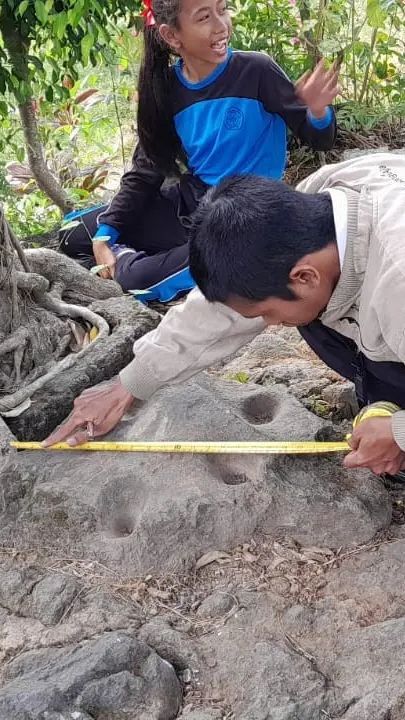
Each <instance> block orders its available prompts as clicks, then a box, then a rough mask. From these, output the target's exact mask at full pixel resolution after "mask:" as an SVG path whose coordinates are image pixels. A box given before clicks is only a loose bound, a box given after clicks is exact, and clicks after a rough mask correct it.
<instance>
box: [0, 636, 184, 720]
mask: <svg viewBox="0 0 405 720" xmlns="http://www.w3.org/2000/svg"><path fill="white" fill-rule="evenodd" d="M5 678H6V683H5V685H4V686H3V688H2V692H1V694H0V718H1V720H10V718H13V720H20V719H21V720H25V719H26V718H28V719H29V720H31V718H32V720H36V718H41V717H42V716H43V713H45V712H47V711H50V710H52V711H64V710H65V709H66V705H67V704H68V703H69V704H70V705H73V706H74V707H76V708H77V710H84V711H85V712H87V711H88V712H89V713H90V714H91V715H93V716H95V717H101V716H102V715H103V714H104V716H106V714H107V713H108V715H107V717H109V718H110V720H121V718H123V717H128V716H130V715H131V714H132V715H135V716H136V717H137V718H138V719H139V720H172V718H175V717H176V715H177V713H178V710H179V707H180V701H181V689H180V685H179V682H178V680H177V677H176V674H175V672H174V670H173V668H172V667H171V666H170V665H169V663H167V662H166V661H165V660H162V659H161V658H160V657H159V656H158V655H157V654H156V653H155V652H153V651H152V650H151V649H150V648H149V647H148V646H147V645H144V644H143V643H141V642H139V641H137V640H135V639H133V638H132V637H131V636H130V635H129V634H128V633H124V632H120V633H110V634H106V635H104V636H102V637H100V638H98V639H97V640H92V641H89V642H87V643H84V644H83V645H79V646H76V647H69V646H67V647H65V648H63V649H59V648H55V649H48V650H45V651H44V650H36V651H32V652H30V653H25V655H24V656H22V657H20V658H16V659H15V660H14V661H12V662H11V663H9V665H8V666H7V668H6V671H5Z"/></svg>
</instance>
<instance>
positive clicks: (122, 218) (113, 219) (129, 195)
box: [98, 144, 165, 240]
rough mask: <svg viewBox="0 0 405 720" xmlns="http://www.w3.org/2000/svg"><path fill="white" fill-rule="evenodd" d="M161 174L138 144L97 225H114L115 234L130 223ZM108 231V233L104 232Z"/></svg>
mask: <svg viewBox="0 0 405 720" xmlns="http://www.w3.org/2000/svg"><path fill="white" fill-rule="evenodd" d="M164 179H165V176H164V174H163V173H161V172H160V170H159V169H158V168H157V166H156V165H155V163H153V162H152V160H149V158H148V157H147V156H146V155H145V153H144V151H143V149H142V147H141V146H140V145H139V144H138V146H137V147H136V149H135V152H134V155H133V158H132V167H131V169H130V170H129V171H128V172H126V173H125V174H124V175H123V176H122V178H121V184H120V189H119V190H118V192H117V194H116V195H115V196H114V197H113V199H112V201H111V203H110V205H109V207H108V208H107V210H106V211H105V212H103V213H102V214H101V215H100V216H99V218H98V223H99V226H102V225H104V226H109V227H111V228H115V230H116V231H117V232H118V235H116V236H115V237H114V240H116V239H117V238H118V236H119V235H121V233H122V232H124V231H125V229H128V228H129V227H131V225H133V224H134V222H136V220H137V219H138V217H139V215H140V214H141V213H142V211H143V209H144V207H145V204H146V202H147V201H148V200H149V198H150V197H152V196H153V195H154V193H157V191H158V190H159V189H160V187H161V185H162V184H163V181H164ZM107 234H108V233H107Z"/></svg>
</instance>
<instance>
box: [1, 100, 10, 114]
mask: <svg viewBox="0 0 405 720" xmlns="http://www.w3.org/2000/svg"><path fill="white" fill-rule="evenodd" d="M0 115H2V116H3V117H7V115H8V105H7V103H6V102H5V101H4V100H0Z"/></svg>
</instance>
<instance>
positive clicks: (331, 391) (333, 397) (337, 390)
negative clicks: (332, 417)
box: [321, 381, 359, 419]
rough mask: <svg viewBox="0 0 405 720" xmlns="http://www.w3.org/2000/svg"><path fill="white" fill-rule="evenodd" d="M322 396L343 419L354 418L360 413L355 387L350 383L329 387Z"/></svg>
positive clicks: (335, 384)
mask: <svg viewBox="0 0 405 720" xmlns="http://www.w3.org/2000/svg"><path fill="white" fill-rule="evenodd" d="M321 394H322V397H323V399H324V400H326V402H327V403H329V405H332V406H333V407H334V408H335V410H338V411H339V412H340V414H341V417H342V418H349V419H350V418H353V417H354V416H355V415H356V414H357V413H358V411H359V405H358V402H357V398H356V392H355V389H354V385H353V383H351V382H349V381H345V382H337V383H334V384H333V385H329V386H328V387H327V388H325V389H324V390H322V393H321Z"/></svg>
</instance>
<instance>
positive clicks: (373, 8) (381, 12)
mask: <svg viewBox="0 0 405 720" xmlns="http://www.w3.org/2000/svg"><path fill="white" fill-rule="evenodd" d="M386 19H387V13H386V11H385V9H384V8H383V5H382V2H381V0H367V22H368V24H369V25H370V27H372V28H379V27H382V26H383V25H384V23H385V21H386Z"/></svg>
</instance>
